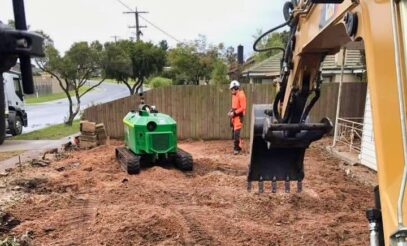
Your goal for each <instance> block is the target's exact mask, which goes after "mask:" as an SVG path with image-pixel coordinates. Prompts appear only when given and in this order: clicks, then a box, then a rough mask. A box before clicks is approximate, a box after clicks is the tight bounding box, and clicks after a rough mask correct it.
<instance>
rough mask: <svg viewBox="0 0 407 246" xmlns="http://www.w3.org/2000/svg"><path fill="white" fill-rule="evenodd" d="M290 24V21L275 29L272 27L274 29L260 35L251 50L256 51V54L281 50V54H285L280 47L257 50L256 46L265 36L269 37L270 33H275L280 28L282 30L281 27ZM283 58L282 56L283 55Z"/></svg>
mask: <svg viewBox="0 0 407 246" xmlns="http://www.w3.org/2000/svg"><path fill="white" fill-rule="evenodd" d="M290 22H291V20H288V21H286V22H284V23H283V24H280V25H278V26H276V27H274V28H272V29H270V30H268V31H267V32H265V33H263V34H262V35H260V37H258V38H257V39H256V41H254V44H253V50H254V51H257V52H264V51H269V50H281V51H283V54H285V49H284V48H282V47H268V48H264V49H259V48H257V44H258V43H259V42H260V41H261V40H262V39H263V38H264V37H265V36H267V35H269V34H270V33H272V32H275V31H277V30H278V29H280V28H283V27H285V26H287V25H288V24H290ZM283 57H284V55H283Z"/></svg>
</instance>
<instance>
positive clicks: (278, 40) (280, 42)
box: [253, 30, 289, 62]
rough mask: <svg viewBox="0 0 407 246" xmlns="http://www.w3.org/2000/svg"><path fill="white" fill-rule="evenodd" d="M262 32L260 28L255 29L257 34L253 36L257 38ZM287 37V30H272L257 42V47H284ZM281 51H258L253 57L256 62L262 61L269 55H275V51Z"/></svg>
mask: <svg viewBox="0 0 407 246" xmlns="http://www.w3.org/2000/svg"><path fill="white" fill-rule="evenodd" d="M262 34H263V32H262V31H261V30H258V31H257V34H256V35H254V36H253V37H254V38H255V39H257V37H260V35H262ZM288 39H289V32H288V31H283V32H273V33H271V34H269V35H268V36H266V37H264V38H263V40H262V41H261V42H259V44H258V47H259V48H262V49H264V48H271V47H279V48H285V47H286V44H287V42H288ZM279 52H281V51H280V50H270V51H266V52H259V53H256V55H255V59H256V61H257V62H260V61H263V60H265V59H267V58H268V57H270V56H273V55H276V54H277V53H279Z"/></svg>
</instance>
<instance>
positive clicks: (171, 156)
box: [116, 104, 193, 174]
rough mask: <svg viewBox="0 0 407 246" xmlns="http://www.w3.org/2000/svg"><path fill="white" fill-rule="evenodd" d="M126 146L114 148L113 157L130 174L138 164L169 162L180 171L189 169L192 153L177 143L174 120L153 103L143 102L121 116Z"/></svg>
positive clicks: (134, 172) (138, 170)
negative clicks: (158, 109) (114, 155)
mask: <svg viewBox="0 0 407 246" xmlns="http://www.w3.org/2000/svg"><path fill="white" fill-rule="evenodd" d="M123 123H124V141H125V147H118V148H116V159H117V160H118V161H119V162H120V164H121V166H122V168H123V169H124V170H125V171H127V172H128V173H129V174H138V173H139V172H140V168H141V166H149V165H153V164H156V163H172V164H174V165H175V167H176V168H178V169H180V170H182V171H192V168H193V161H192V156H191V154H189V153H187V152H185V151H183V150H182V149H180V148H178V147H177V123H176V122H175V120H174V119H173V118H171V117H170V116H168V115H166V114H162V113H159V112H158V111H157V110H156V109H155V107H154V106H149V105H146V104H142V105H140V107H139V110H138V111H137V112H135V111H132V112H129V113H128V114H127V115H126V117H124V119H123Z"/></svg>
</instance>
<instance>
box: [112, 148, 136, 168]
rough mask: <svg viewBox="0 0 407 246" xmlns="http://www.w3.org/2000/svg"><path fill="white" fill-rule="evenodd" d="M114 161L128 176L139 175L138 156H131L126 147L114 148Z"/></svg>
mask: <svg viewBox="0 0 407 246" xmlns="http://www.w3.org/2000/svg"><path fill="white" fill-rule="evenodd" d="M116 159H117V160H118V161H119V162H120V165H121V167H122V168H123V170H124V171H126V172H127V173H128V174H138V173H140V159H141V157H140V156H137V155H135V154H133V153H132V152H131V151H130V150H128V149H127V148H126V147H118V148H116Z"/></svg>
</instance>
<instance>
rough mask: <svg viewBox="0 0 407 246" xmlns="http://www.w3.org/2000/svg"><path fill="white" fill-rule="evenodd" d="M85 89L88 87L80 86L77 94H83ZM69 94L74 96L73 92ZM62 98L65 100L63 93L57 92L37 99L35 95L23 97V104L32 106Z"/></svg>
mask: <svg viewBox="0 0 407 246" xmlns="http://www.w3.org/2000/svg"><path fill="white" fill-rule="evenodd" d="M87 89H89V86H82V87H81V88H80V89H79V92H80V93H83V92H85V91H86V90H87ZM93 90H97V88H95V89H93ZM69 93H70V94H71V96H74V95H75V94H74V91H70V92H69ZM63 98H66V94H65V92H59V93H54V94H49V95H45V96H39V97H38V98H37V96H36V95H30V96H25V97H24V102H25V103H26V104H34V103H43V102H49V101H54V100H59V99H63Z"/></svg>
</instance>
